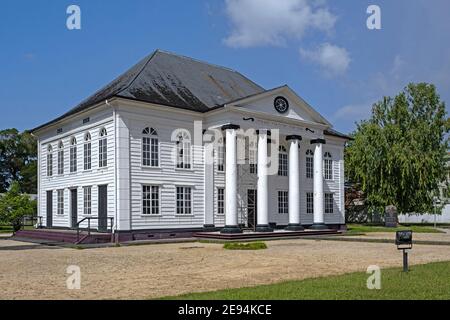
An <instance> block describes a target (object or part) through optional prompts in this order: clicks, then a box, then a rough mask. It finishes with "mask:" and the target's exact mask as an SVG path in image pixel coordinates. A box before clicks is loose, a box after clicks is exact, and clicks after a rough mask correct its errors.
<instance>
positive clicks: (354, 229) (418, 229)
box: [347, 224, 442, 233]
mask: <svg viewBox="0 0 450 320" xmlns="http://www.w3.org/2000/svg"><path fill="white" fill-rule="evenodd" d="M347 228H348V232H349V233H368V232H397V231H400V230H412V231H413V232H415V233H442V231H439V230H437V229H435V228H433V227H428V226H419V225H399V226H398V227H397V228H387V227H384V226H368V225H363V224H349V225H347Z"/></svg>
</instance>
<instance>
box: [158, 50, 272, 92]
mask: <svg viewBox="0 0 450 320" xmlns="http://www.w3.org/2000/svg"><path fill="white" fill-rule="evenodd" d="M158 52H159V53H165V54H168V55H171V56H175V57H178V58H182V59H186V60H191V61H194V62H197V63H201V64H206V65H208V66H212V67H215V68H219V69H224V70H227V71H231V72H234V73H236V74H238V75H240V76H242V77H244V78H245V79H247V80H248V81H250V82H251V83H253V84H255V85H256V86H257V87H258V88H260V89H262V90H266V89H265V88H263V87H261V86H260V85H259V84H257V83H256V82H254V81H253V80H251V79H250V78H248V77H247V76H245V75H243V74H242V73H241V72H239V71H237V70H235V69H232V68H230V67H225V66H222V65H219V64H215V63H211V62H208V61H205V60H201V59H196V58H192V57H189V56H185V55H182V54H178V53H175V52H172V51H168V50H163V49H156V51H155V54H156V53H158Z"/></svg>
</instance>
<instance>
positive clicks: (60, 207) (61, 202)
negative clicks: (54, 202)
mask: <svg viewBox="0 0 450 320" xmlns="http://www.w3.org/2000/svg"><path fill="white" fill-rule="evenodd" d="M57 196H58V207H57V208H58V211H57V212H58V215H63V214H64V190H58V191H57Z"/></svg>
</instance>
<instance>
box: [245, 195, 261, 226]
mask: <svg viewBox="0 0 450 320" xmlns="http://www.w3.org/2000/svg"><path fill="white" fill-rule="evenodd" d="M257 203H258V192H257V191H256V190H254V189H248V190H247V219H248V221H247V223H248V227H249V228H251V229H254V230H255V229H256V215H257V214H258V207H257Z"/></svg>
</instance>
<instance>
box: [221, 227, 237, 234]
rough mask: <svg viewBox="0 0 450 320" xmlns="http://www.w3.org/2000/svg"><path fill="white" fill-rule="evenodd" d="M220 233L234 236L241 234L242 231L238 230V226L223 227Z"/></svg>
mask: <svg viewBox="0 0 450 320" xmlns="http://www.w3.org/2000/svg"><path fill="white" fill-rule="evenodd" d="M220 233H224V234H236V233H242V230H241V228H239V226H225V228H223V229H222V230H220Z"/></svg>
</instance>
